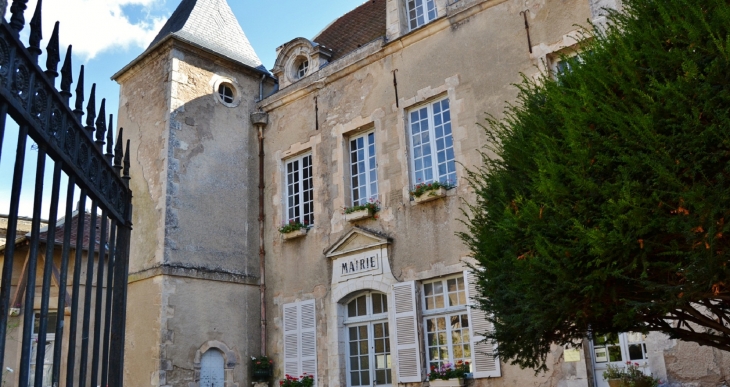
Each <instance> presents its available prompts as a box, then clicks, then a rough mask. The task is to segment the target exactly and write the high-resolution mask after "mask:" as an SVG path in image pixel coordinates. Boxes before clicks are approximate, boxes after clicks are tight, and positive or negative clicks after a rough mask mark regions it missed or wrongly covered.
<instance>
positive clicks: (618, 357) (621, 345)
mask: <svg viewBox="0 0 730 387" xmlns="http://www.w3.org/2000/svg"><path fill="white" fill-rule="evenodd" d="M591 351H592V354H593V369H594V370H595V373H596V376H595V380H596V387H608V382H606V380H605V379H604V378H603V372H604V371H606V369H607V368H608V365H609V364H611V365H613V366H617V367H625V366H626V362H630V363H635V364H638V367H639V368H640V369H641V370H642V371H643V372H644V373H645V374H647V375H650V374H651V370H650V369H649V367H648V363H647V359H648V356H647V351H646V335H645V334H643V333H638V332H625V333H621V334H615V333H614V334H609V335H605V336H596V337H594V338H593V340H592V342H591Z"/></svg>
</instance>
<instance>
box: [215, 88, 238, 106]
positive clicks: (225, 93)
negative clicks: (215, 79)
mask: <svg viewBox="0 0 730 387" xmlns="http://www.w3.org/2000/svg"><path fill="white" fill-rule="evenodd" d="M218 96H219V97H221V101H223V103H226V104H233V99H234V94H233V85H231V84H230V83H221V84H220V86H218Z"/></svg>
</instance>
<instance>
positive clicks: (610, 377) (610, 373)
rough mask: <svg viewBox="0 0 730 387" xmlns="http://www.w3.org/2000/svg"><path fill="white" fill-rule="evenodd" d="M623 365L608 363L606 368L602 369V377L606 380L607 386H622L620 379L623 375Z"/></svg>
mask: <svg viewBox="0 0 730 387" xmlns="http://www.w3.org/2000/svg"><path fill="white" fill-rule="evenodd" d="M624 371H625V370H624V368H623V367H619V366H615V365H613V364H609V365H608V368H606V370H605V371H603V379H604V380H606V382H608V385H609V387H622V386H621V383H622V379H623V377H624V375H625V372H624Z"/></svg>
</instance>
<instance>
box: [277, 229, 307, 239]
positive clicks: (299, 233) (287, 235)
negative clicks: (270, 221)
mask: <svg viewBox="0 0 730 387" xmlns="http://www.w3.org/2000/svg"><path fill="white" fill-rule="evenodd" d="M307 231H309V229H308V228H300V229H299V230H294V231H289V232H287V233H282V234H281V237H282V239H284V240H285V241H288V240H290V239H295V238H299V237H303V236H305V235H307Z"/></svg>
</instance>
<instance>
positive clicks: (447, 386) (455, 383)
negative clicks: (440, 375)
mask: <svg viewBox="0 0 730 387" xmlns="http://www.w3.org/2000/svg"><path fill="white" fill-rule="evenodd" d="M428 384H429V386H431V387H461V386H464V385H465V384H464V379H463V378H458V379H457V378H454V379H448V380H439V379H436V380H431V381H429V383H428Z"/></svg>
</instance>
